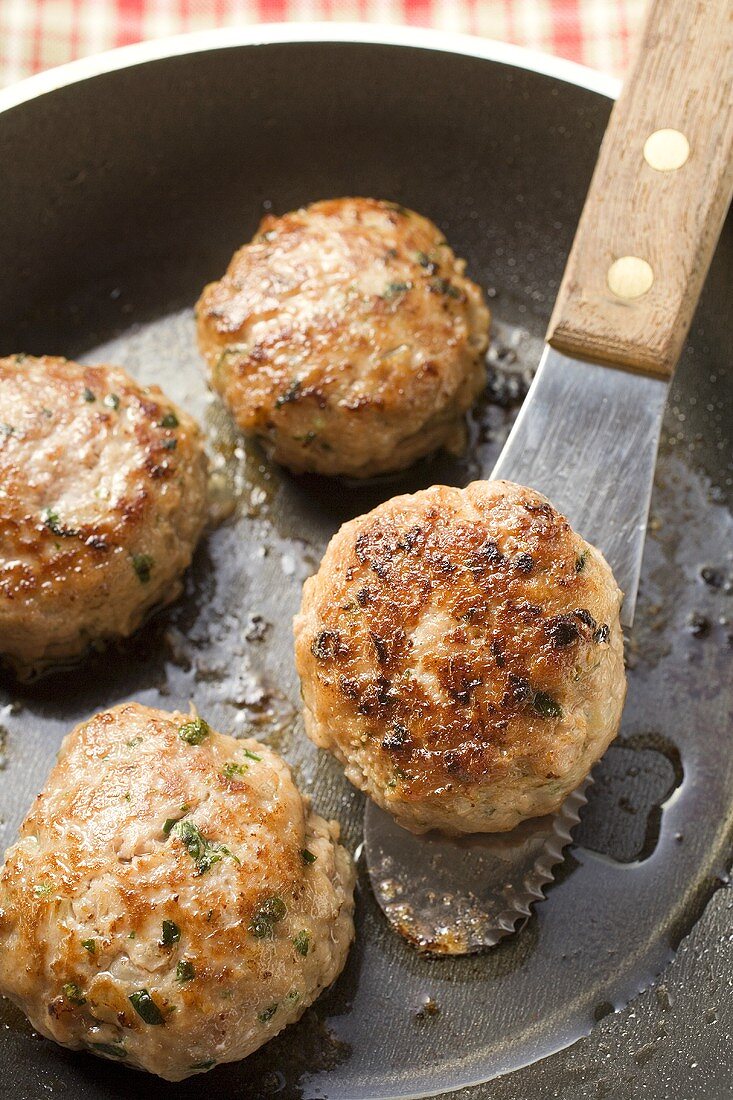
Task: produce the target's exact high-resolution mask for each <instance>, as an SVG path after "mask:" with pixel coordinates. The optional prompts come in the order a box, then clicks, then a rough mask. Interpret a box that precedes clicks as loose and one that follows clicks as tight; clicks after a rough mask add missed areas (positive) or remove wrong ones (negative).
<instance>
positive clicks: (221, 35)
mask: <svg viewBox="0 0 733 1100" xmlns="http://www.w3.org/2000/svg"><path fill="white" fill-rule="evenodd" d="M329 43H334V44H342V43H352V44H355V45H369V46H372V45H376V46H394V47H403V48H404V47H407V48H413V49H422V50H433V51H437V52H439V53H448V54H454V55H459V56H463V57H470V58H476V59H477V60H481V61H490V62H494V63H495V64H500V65H507V66H509V67H512V68H517V69H524V70H527V71H529V72H535V73H538V74H540V75H542V76H548V77H554V78H555V79H556V80H560V81H563V82H564V83H566V84H574V85H576V86H577V87H579V88H585V89H587V90H588V91H591V92H596V93H597V94H598V95H602V96H605V97H606V98H608V99H615V98H617V96H618V94H619V91H620V88H621V81H620V80H619V79H617V78H616V77H614V76H611V75H610V74H607V73H602V72H599V71H598V70H596V69H592V68H589V67H588V66H586V65H581V64H579V63H578V62H576V61H570V60H568V59H567V58H564V57H556V56H555V55H553V54H547V53H542V52H541V51H539V50H534V49H529V48H527V47H525V46H516V45H514V44H512V43H509V42H501V41H499V40H497V39H494V38H480V37H478V36H477V35H469V34H459V33H457V32H446V31H441V30H435V29H432V28H427V27H409V26H397V25H394V26H393V25H390V24H380V23H326V22H318V21H316V22H308V23H306V22H293V23H261V24H257V25H249V26H245V27H216V28H211V29H209V30H203V31H193V32H190V33H187V34H178V35H170V36H167V37H163V38H154V39H149V40H148V41H144V42H135V43H132V44H131V45H128V46H118V47H116V48H115V49H111V50H105V51H104V52H102V53H97V54H92V55H90V56H89V57H82V58H78V59H77V60H75V61H68V62H66V63H65V64H63V65H57V66H55V67H54V68H51V69H46V70H44V71H43V72H40V73H35V74H34V75H33V76H28V77H26V78H25V79H23V80H20V81H17V82H16V83H14V84H10V85H8V87H6V88H0V114H2V113H4V112H5V111H9V110H11V109H12V108H14V107H18V106H20V105H22V104H23V103H27V102H29V101H31V100H34V99H38V98H39V97H41V96H43V95H47V94H49V93H51V92H55V91H58V90H59V89H61V88H66V87H68V86H69V85H72V84H79V83H82V82H84V81H86V80H90V79H93V78H94V77H97V76H102V75H104V74H106V73H112V72H117V71H119V70H122V69H130V68H134V67H135V66H137V65H144V64H148V63H149V62H154V61H162V60H165V59H167V58H172V57H183V56H188V55H192V54H198V53H206V52H208V51H210V50H220V49H233V48H237V47H242V46H272V45H290V44H292V45H306V44H313V45H316V44H329Z"/></svg>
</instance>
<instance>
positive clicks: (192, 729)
mask: <svg viewBox="0 0 733 1100" xmlns="http://www.w3.org/2000/svg"><path fill="white" fill-rule="evenodd" d="M210 733H211V727H210V726H209V723H208V722H205V721H204V719H203V718H192V719H191V721H190V722H185V723H184V724H183V725H182V726H181V728H180V729H179V731H178V736H179V737H180V739H181V741H186V742H187V743H188V744H189V745H200V744H201V742H202V741H205V740H206V738H207V737H208V736H209V734H210Z"/></svg>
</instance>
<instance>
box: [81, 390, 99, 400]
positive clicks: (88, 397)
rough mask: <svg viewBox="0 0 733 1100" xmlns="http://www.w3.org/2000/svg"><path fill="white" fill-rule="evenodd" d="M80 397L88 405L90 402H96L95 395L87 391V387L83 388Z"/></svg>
mask: <svg viewBox="0 0 733 1100" xmlns="http://www.w3.org/2000/svg"><path fill="white" fill-rule="evenodd" d="M82 396H83V398H84V400H85V401H88V402H89V403H90V404H91V402H92V401H96V400H97V398H96V395H95V394H94V393H93V392H92V390H90V389H89V386H85V387H84V393H83V394H82Z"/></svg>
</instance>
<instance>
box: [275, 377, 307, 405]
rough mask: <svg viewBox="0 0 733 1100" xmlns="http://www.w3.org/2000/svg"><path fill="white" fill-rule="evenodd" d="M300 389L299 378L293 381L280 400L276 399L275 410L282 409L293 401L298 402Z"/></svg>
mask: <svg viewBox="0 0 733 1100" xmlns="http://www.w3.org/2000/svg"><path fill="white" fill-rule="evenodd" d="M300 387H301V381H300V379H299V378H295V379H293V381H292V382H291V383H290V386H289V387H288V389H287V390H286V391H285V393H281V394H280V396H279V397H278V398H276V400H275V408H276V409H281V408H282V406H283V405H288V404H289V403H290V402H291V401H297V400H298V395H299V394H300Z"/></svg>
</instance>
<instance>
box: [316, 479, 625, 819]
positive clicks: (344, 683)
mask: <svg viewBox="0 0 733 1100" xmlns="http://www.w3.org/2000/svg"><path fill="white" fill-rule="evenodd" d="M620 606H621V592H620V591H619V589H618V587H617V585H616V583H615V581H614V579H613V575H612V573H611V570H610V569H609V567H608V565H607V563H606V561H605V560H604V558H603V556H602V555H601V554H600V553H599V551H598V550H595V549H594V548H593V547H591V546H589V545H588V543H587V542H585V541H584V540H583V539H582V538H580V536H579V535H577V534H575V533H574V532H573V531H572V530H571V528H570V525H569V524H568V522H567V520H566V519H565V518H564V517H563V516H561V515H559V514H558V513H557V512H556V511H555V509H554V508H553V507H552V506H551V505H550V504H549V503H548V502H547V500H546V499H545V498H544V497H542V496H540V495H539V494H538V493H536V492H533V491H532V490H530V489H525V488H522V487H521V486H519V485H514V484H512V483H510V482H506V481H488V482H486V481H484V482H480V481H477V482H474V483H473V484H472V485H469V486H468V487H467V488H466V489H454V488H448V487H445V486H434V487H433V488H431V489H426V490H424V491H423V492H419V493H416V494H415V495H414V496H401V497H395V498H394V499H392V500H389V501H387V502H386V503H385V504H382V505H380V506H379V507H378V508H375V509H374V510H373V511H372V512H369V513H368V514H367V515H365V516H360V517H359V518H358V519H355V520H352V521H351V522H350V523H346V524H345V525H344V526H343V527H342V528H341V530H340V531H339V532H338V533H337V534H336V535H335V536H334V538H333V539H332V540H331V543H330V545H329V547H328V549H327V551H326V555H325V557H324V559H323V562H322V563H321V567H320V569H319V571H318V573H317V574H316V575H315V576H314V577H311V578H309V580H307V581H306V583H305V587H304V590H303V602H302V606H301V610H300V613H299V614H298V615H297V616H296V619H295V650H296V664H297V667H298V672H299V673H300V678H301V681H302V689H303V698H304V704H305V724H306V730H307V733H308V735H309V736H310V738H311V739H312V740H313V741H315V743H316V744H317V745H319V746H321V747H322V748H326V749H329V750H330V751H331V752H332V753H334V755H335V756H336V757H337V758H338V759H339V760H340V761H341V762H342V764H343V765H344V767H345V769H346V774H347V776H348V778H349V779H350V780H351V782H352V783H353V784H354V785H355V786H357V787H360V788H361V789H362V790H364V791H366V793H367V794H368V795H370V796H371V798H373V799H374V800H375V802H377V803H378V804H379V805H380V806H382V807H383V808H384V809H386V810H389V811H390V813H392V814H393V815H394V817H395V818H396V820H397V821H398V822H399V823H400V824H401V825H404V826H405V828H407V829H410V830H412V831H414V832H424V831H425V830H427V829H432V828H437V829H441V830H443V831H444V832H446V833H452V834H457V833H470V832H501V831H504V830H506V829H511V828H513V827H514V826H515V825H517V824H518V822H520V821H522V820H523V819H524V818H528V817H535V816H539V815H542V814H546V813H549V812H551V811H554V810H556V809H557V808H558V807H559V806H560V804H561V803H562V801H563V800H564V798H565V797H566V795H567V794H568V793H569V792H570V791H572V790H573V789H574V788H575V787H577V786H578V784H579V783H580V782H581V780H582V779H583V777H584V776H585V775H586V774H587V772H588V771H589V770H590V768H591V766H592V765H593V764H594V763H595V761H596V760H597V759H598V758H599V757H600V756H601V754H602V753H603V752H604V750H605V748H606V746H607V745H608V743H609V742H610V741H611V740H612V738H613V737H614V736H615V734H616V731H617V729H618V725H619V720H620V717H621V710H622V707H623V702H624V696H625V692H626V683H625V675H624V665H623V635H622V632H621V626H620V623H619V609H620Z"/></svg>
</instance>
